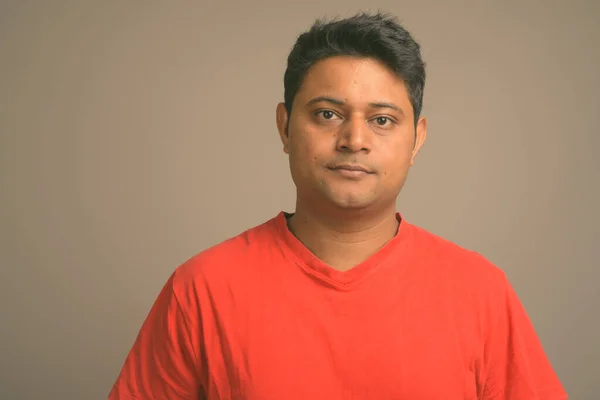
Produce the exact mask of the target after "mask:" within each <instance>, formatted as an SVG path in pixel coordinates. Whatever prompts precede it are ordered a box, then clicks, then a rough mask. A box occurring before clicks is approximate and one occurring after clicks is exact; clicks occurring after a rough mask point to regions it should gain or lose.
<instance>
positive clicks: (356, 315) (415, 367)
mask: <svg viewBox="0 0 600 400" xmlns="http://www.w3.org/2000/svg"><path fill="white" fill-rule="evenodd" d="M424 84H425V69H424V63H423V61H422V59H421V55H420V47H419V45H418V44H417V43H416V42H415V41H414V40H413V38H412V37H411V35H410V34H409V33H408V32H407V31H406V30H405V29H403V28H402V27H401V26H400V25H399V24H398V23H397V22H396V21H395V20H394V19H393V18H391V17H389V16H386V15H382V14H374V15H372V14H359V15H356V16H354V17H352V18H347V19H342V20H335V21H330V22H327V23H325V22H320V21H319V22H317V23H315V24H314V25H313V27H312V28H311V29H310V30H309V31H308V32H305V33H304V34H302V35H301V36H299V38H298V40H297V42H296V44H295V46H294V48H293V49H292V51H291V53H290V55H289V58H288V66H287V70H286V72H285V76H284V85H285V95H284V98H285V101H284V102H283V103H281V104H279V105H278V106H277V110H276V116H277V118H276V120H277V127H278V130H279V134H280V137H281V140H282V143H283V150H284V152H285V153H286V154H288V155H289V163H290V169H291V175H292V178H293V180H294V183H295V185H296V188H297V202H296V209H295V212H294V213H285V212H281V213H279V214H278V215H277V216H275V217H274V218H273V219H271V220H269V221H267V222H265V223H263V224H261V225H259V226H256V227H254V228H252V229H249V230H247V231H246V232H244V233H242V234H240V235H239V236H236V237H233V238H231V239H229V240H227V241H225V242H223V243H220V244H218V245H216V246H214V247H212V248H210V249H208V250H205V251H203V252H201V253H200V254H198V255H197V256H195V257H194V258H192V259H191V260H189V261H188V262H186V263H185V264H184V265H182V266H180V267H179V268H177V269H176V270H175V272H174V273H173V274H172V276H171V277H170V278H169V280H168V282H167V283H166V285H165V286H164V288H163V290H162V292H161V293H160V295H159V296H158V299H157V300H156V302H155V304H154V306H153V307H152V309H151V311H150V314H149V315H148V317H147V319H146V321H145V323H144V325H143V327H142V328H141V331H140V333H139V336H138V338H137V340H136V341H135V344H134V345H133V348H132V349H131V352H130V354H129V356H128V357H127V359H126V361H125V365H124V366H123V369H122V371H121V374H120V376H119V377H118V379H117V381H116V383H115V385H114V387H113V390H112V392H111V394H110V396H109V397H110V399H114V400H116V399H139V400H142V399H200V398H202V399H211V400H212V399H252V400H254V399H261V400H264V399H277V400H295V399H303V400H305V399H327V400H336V399H377V400H383V399H410V400H413V399H444V400H450V399H506V400H508V399H510V400H520V399H522V400H532V399H539V400H551V399H565V398H566V397H567V396H566V394H565V391H564V390H563V388H562V385H561V383H560V382H559V380H558V379H557V377H556V375H555V373H554V371H553V369H552V367H551V365H550V363H549V362H548V359H547V357H546V356H545V354H544V351H543V349H542V346H541V344H540V342H539V340H538V338H537V336H536V334H535V331H534V328H533V327H532V325H531V323H530V320H529V319H528V317H527V314H526V312H525V310H524V309H523V307H522V305H521V303H520V302H519V300H518V298H517V296H516V294H515V292H514V291H513V289H512V287H511V285H510V284H509V282H508V281H507V279H506V277H505V275H504V274H503V272H502V271H501V270H500V269H498V268H496V267H495V266H493V265H491V264H490V262H488V261H487V260H486V259H485V258H483V257H482V256H480V255H478V254H476V253H474V252H472V251H469V250H466V249H462V248H460V247H458V246H457V245H454V244H452V243H449V242H448V241H445V240H444V239H442V238H439V237H437V236H434V235H433V234H431V233H428V232H426V231H424V230H422V229H420V228H418V227H416V226H414V225H411V224H410V223H409V222H407V221H405V220H403V218H402V217H401V215H400V213H399V212H398V211H397V210H396V198H397V196H398V195H399V193H400V190H401V188H402V186H403V184H404V181H405V179H406V176H407V173H408V170H409V168H410V166H411V165H413V163H414V162H415V157H416V155H417V153H418V152H419V149H420V148H421V146H422V145H423V143H424V141H425V137H426V130H427V125H426V120H425V118H423V117H421V116H420V112H421V107H422V97H423V88H424Z"/></svg>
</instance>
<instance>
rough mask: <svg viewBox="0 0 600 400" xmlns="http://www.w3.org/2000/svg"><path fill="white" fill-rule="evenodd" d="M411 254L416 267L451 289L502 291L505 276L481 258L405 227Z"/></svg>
mask: <svg viewBox="0 0 600 400" xmlns="http://www.w3.org/2000/svg"><path fill="white" fill-rule="evenodd" d="M407 225H408V226H407V230H408V231H409V232H410V238H411V240H410V243H411V253H412V255H413V259H414V260H415V262H416V263H417V264H418V266H419V267H420V268H422V269H424V270H425V271H428V272H430V273H432V274H434V275H435V276H436V277H439V278H440V279H441V280H445V281H447V282H448V283H451V284H453V285H455V286H465V287H472V286H473V285H475V286H476V287H478V288H482V289H483V290H484V291H487V290H492V291H493V292H496V294H498V295H499V294H500V293H501V292H502V291H504V290H505V286H506V285H507V277H506V274H505V272H504V271H503V270H502V269H501V268H500V267H499V266H497V265H496V264H494V263H493V262H492V261H491V260H490V259H489V258H487V257H486V256H484V255H483V254H481V253H479V252H477V251H475V250H473V249H470V248H467V247H464V246H461V245H458V244H457V243H455V242H453V241H451V240H448V239H446V238H444V237H441V236H439V235H437V234H434V233H432V232H430V231H428V230H425V229H423V228H421V227H419V226H416V225H413V224H410V223H407Z"/></svg>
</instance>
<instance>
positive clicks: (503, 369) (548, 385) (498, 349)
mask: <svg viewBox="0 0 600 400" xmlns="http://www.w3.org/2000/svg"><path fill="white" fill-rule="evenodd" d="M499 300H500V301H499V303H498V307H497V310H498V314H497V318H496V322H495V325H494V326H493V328H492V329H491V330H490V331H489V333H488V337H487V340H486V344H485V350H484V370H485V383H484V387H483V396H482V398H483V399H484V400H563V399H567V394H566V392H565V390H564V388H563V386H562V384H561V382H560V381H559V379H558V377H557V376H556V374H555V372H554V370H553V368H552V366H551V364H550V361H549V360H548V358H547V356H546V354H545V352H544V349H543V348H542V344H541V342H540V340H539V338H538V336H537V334H536V332H535V330H534V327H533V325H532V323H531V321H530V319H529V317H528V315H527V313H526V311H525V309H524V307H523V305H522V303H521V302H520V300H519V298H518V297H517V294H516V293H515V291H514V289H513V287H512V286H511V285H510V283H509V282H508V280H507V279H506V277H504V287H503V291H502V295H501V296H500V299H499Z"/></svg>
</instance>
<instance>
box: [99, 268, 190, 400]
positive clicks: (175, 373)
mask: <svg viewBox="0 0 600 400" xmlns="http://www.w3.org/2000/svg"><path fill="white" fill-rule="evenodd" d="M173 280H174V276H171V277H170V279H169V280H168V281H167V283H166V284H165V285H164V287H163V288H162V290H161V292H160V294H159V295H158V298H157V299H156V301H155V303H154V304H153V306H152V308H151V310H150V313H149V314H148V316H147V318H146V320H145V321H144V323H143V325H142V328H141V329H140V332H139V333H138V336H137V338H136V340H135V343H134V345H133V347H132V348H131V350H130V352H129V354H128V356H127V358H126V360H125V364H124V365H123V367H122V369H121V372H120V374H119V376H118V378H117V380H116V382H115V384H114V386H113V388H112V390H111V392H110V394H109V397H108V398H109V400H124V399H128V400H129V399H136V400H149V399H186V400H188V399H197V398H199V393H200V387H199V378H198V377H199V373H200V371H199V363H198V359H199V356H198V354H197V353H196V349H195V348H194V347H197V346H194V344H193V342H192V340H191V337H193V336H192V335H193V333H191V332H190V323H189V322H188V319H187V318H186V315H185V314H184V310H183V309H182V308H181V305H180V303H179V301H178V299H177V296H176V293H175V291H174V289H173Z"/></svg>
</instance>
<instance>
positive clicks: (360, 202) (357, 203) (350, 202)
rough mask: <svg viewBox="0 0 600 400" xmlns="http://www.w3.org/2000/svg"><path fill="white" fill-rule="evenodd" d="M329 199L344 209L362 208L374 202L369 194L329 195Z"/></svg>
mask: <svg viewBox="0 0 600 400" xmlns="http://www.w3.org/2000/svg"><path fill="white" fill-rule="evenodd" d="M329 201H330V202H331V203H333V204H334V205H335V206H336V207H338V208H341V209H346V210H363V209H365V208H368V207H369V206H370V205H372V204H373V203H374V199H372V198H370V196H356V195H346V196H334V197H330V198H329Z"/></svg>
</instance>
